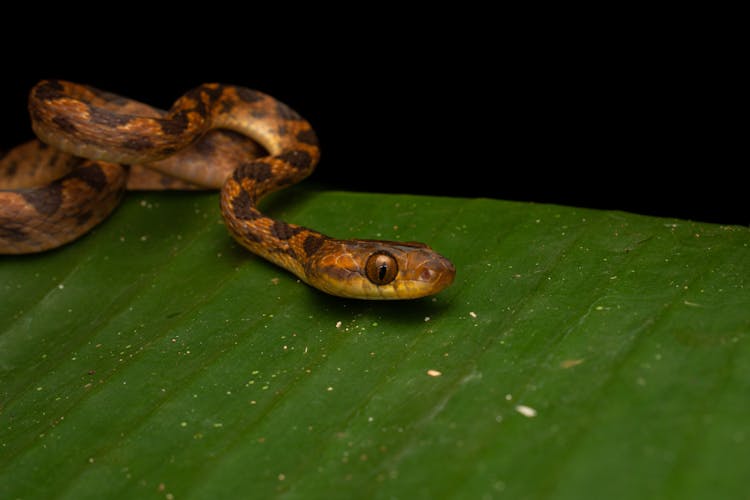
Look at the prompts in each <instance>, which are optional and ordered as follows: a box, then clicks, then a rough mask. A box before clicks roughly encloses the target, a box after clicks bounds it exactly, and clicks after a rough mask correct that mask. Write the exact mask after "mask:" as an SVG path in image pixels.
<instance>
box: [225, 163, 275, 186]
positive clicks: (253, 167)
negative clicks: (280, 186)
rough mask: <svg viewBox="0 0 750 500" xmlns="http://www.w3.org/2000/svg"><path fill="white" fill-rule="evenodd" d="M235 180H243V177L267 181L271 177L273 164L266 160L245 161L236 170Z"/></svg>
mask: <svg viewBox="0 0 750 500" xmlns="http://www.w3.org/2000/svg"><path fill="white" fill-rule="evenodd" d="M232 175H233V176H234V180H236V181H237V182H241V181H242V179H253V180H255V181H258V182H263V181H267V180H268V179H270V178H271V176H272V172H271V165H269V164H268V163H266V162H264V161H254V162H252V163H243V164H242V165H240V166H239V167H237V168H236V169H235V170H234V173H233V174H232Z"/></svg>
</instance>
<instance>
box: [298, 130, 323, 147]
mask: <svg viewBox="0 0 750 500" xmlns="http://www.w3.org/2000/svg"><path fill="white" fill-rule="evenodd" d="M296 137H297V140H298V141H299V142H304V143H305V144H309V145H311V146H317V145H318V136H317V135H315V131H314V130H313V129H311V128H308V129H307V130H300V131H299V132H297V136H296Z"/></svg>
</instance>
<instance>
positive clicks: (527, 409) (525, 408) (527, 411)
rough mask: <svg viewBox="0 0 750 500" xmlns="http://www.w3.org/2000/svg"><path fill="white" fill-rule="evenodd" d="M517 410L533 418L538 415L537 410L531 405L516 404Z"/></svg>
mask: <svg viewBox="0 0 750 500" xmlns="http://www.w3.org/2000/svg"><path fill="white" fill-rule="evenodd" d="M516 411H517V412H518V413H520V414H521V415H523V416H524V417H529V418H533V417H536V410H535V409H534V408H532V407H531V406H526V405H516Z"/></svg>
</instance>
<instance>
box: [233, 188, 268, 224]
mask: <svg viewBox="0 0 750 500" xmlns="http://www.w3.org/2000/svg"><path fill="white" fill-rule="evenodd" d="M232 210H233V211H234V215H235V216H236V217H237V218H238V219H240V220H255V219H258V218H260V217H262V215H261V213H260V211H258V209H257V208H255V206H254V203H253V199H252V198H251V197H250V195H249V194H247V191H245V190H244V189H243V190H241V191H240V193H239V194H238V195H237V196H235V197H234V198H233V199H232Z"/></svg>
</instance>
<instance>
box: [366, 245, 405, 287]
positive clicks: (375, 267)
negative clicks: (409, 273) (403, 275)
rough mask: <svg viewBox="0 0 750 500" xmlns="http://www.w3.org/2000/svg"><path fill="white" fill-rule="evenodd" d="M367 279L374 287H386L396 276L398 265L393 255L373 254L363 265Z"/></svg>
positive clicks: (384, 253)
mask: <svg viewBox="0 0 750 500" xmlns="http://www.w3.org/2000/svg"><path fill="white" fill-rule="evenodd" d="M365 272H366V273H367V279H369V280H370V281H372V282H373V283H374V284H376V285H387V284H388V283H390V282H391V281H393V280H394V279H395V278H396V275H397V274H398V263H397V262H396V259H395V258H394V257H393V255H391V254H389V253H387V252H375V253H374V254H372V255H370V257H369V258H368V259H367V264H365Z"/></svg>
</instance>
